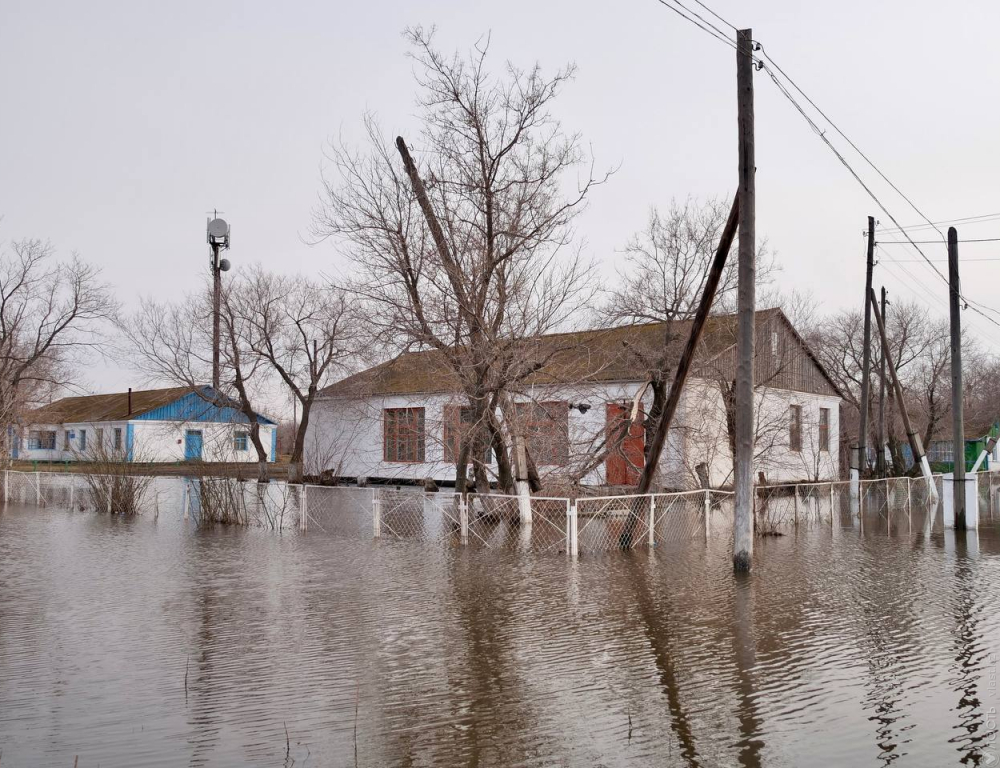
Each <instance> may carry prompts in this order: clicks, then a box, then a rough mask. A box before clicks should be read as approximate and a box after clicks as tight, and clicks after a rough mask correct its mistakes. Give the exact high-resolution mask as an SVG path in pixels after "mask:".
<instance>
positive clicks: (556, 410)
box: [514, 400, 569, 467]
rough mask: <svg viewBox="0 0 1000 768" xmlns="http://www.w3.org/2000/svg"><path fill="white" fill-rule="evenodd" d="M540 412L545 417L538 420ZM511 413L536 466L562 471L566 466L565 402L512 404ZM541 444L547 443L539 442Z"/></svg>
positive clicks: (567, 448) (567, 412) (567, 417)
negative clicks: (558, 468) (515, 417)
mask: <svg viewBox="0 0 1000 768" xmlns="http://www.w3.org/2000/svg"><path fill="white" fill-rule="evenodd" d="M539 412H542V413H544V415H543V416H541V417H539ZM514 413H515V414H516V416H517V422H518V424H517V426H518V428H519V429H520V430H521V432H522V434H523V435H524V437H525V445H526V447H527V448H528V452H529V453H530V454H531V458H532V459H533V460H534V462H535V465H536V466H539V467H565V466H567V465H568V464H569V402H568V401H566V400H545V401H539V402H536V401H533V400H532V401H528V402H520V403H514ZM564 430H565V431H564ZM542 440H545V441H546V442H541V441H542ZM540 449H541V450H540Z"/></svg>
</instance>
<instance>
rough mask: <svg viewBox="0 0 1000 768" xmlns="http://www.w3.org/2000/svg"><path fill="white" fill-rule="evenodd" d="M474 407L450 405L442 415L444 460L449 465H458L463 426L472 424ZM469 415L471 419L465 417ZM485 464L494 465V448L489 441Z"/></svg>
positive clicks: (470, 459) (446, 406)
mask: <svg viewBox="0 0 1000 768" xmlns="http://www.w3.org/2000/svg"><path fill="white" fill-rule="evenodd" d="M472 411H473V409H472V406H471V405H457V404H452V403H449V404H447V405H445V406H444V410H443V413H442V416H443V419H442V421H443V422H444V424H443V428H442V430H441V443H442V448H443V453H444V460H445V462H446V463H448V464H457V463H458V453H459V447H460V446H461V439H462V431H463V430H462V425H463V424H471V423H472V419H471V416H472ZM466 415H468V416H469V417H470V418H469V419H466V418H465V416H466ZM483 459H484V462H483V463H484V464H486V465H491V464H492V463H493V446H492V445H490V442H489V440H488V439H487V442H486V453H485V455H484V456H483ZM469 461H470V462H471V461H472V455H471V452H470V455H469Z"/></svg>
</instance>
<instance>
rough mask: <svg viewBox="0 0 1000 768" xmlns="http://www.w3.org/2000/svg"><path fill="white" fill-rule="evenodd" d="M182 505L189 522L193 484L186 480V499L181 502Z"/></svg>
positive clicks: (185, 517)
mask: <svg viewBox="0 0 1000 768" xmlns="http://www.w3.org/2000/svg"><path fill="white" fill-rule="evenodd" d="M181 505H182V506H183V508H184V519H185V520H187V519H188V516H189V515H190V508H191V484H190V483H189V482H188V481H186V480H185V481H184V498H183V499H182V500H181Z"/></svg>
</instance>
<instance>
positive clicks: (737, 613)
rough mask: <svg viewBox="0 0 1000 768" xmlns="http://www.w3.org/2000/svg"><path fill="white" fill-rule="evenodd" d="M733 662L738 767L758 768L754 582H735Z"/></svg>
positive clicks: (739, 580) (746, 579)
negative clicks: (737, 725) (738, 747)
mask: <svg viewBox="0 0 1000 768" xmlns="http://www.w3.org/2000/svg"><path fill="white" fill-rule="evenodd" d="M733 600H734V602H733V659H734V660H735V662H736V695H737V699H738V709H737V711H736V716H737V719H738V720H739V723H740V755H739V764H740V765H742V766H746V768H757V766H760V764H761V763H760V750H761V748H762V747H763V746H764V742H763V741H762V740H761V739H760V738H758V737H757V736H756V734H757V732H758V731H759V729H760V717H759V716H758V714H757V704H756V698H755V696H754V694H755V690H754V682H753V669H754V666H755V665H756V663H757V645H756V641H755V639H754V631H753V581H752V580H751V579H750V578H749V577H747V578H743V579H737V581H736V586H735V593H734V595H733Z"/></svg>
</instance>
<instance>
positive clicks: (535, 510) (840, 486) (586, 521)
mask: <svg viewBox="0 0 1000 768" xmlns="http://www.w3.org/2000/svg"><path fill="white" fill-rule="evenodd" d="M100 477H101V476H98V479H100ZM117 480H120V478H117V477H111V476H109V477H107V478H105V482H95V476H88V475H83V474H61V473H49V472H16V471H12V470H11V471H5V472H3V473H2V483H3V500H4V502H5V503H15V504H28V505H40V506H41V505H47V506H55V507H64V508H70V509H97V510H100V511H108V512H113V513H115V512H121V513H126V511H125V510H124V509H119V508H118V507H119V506H122V502H121V501H120V499H119V497H118V496H117V495H116V493H117V491H114V490H113V489H114V488H117V487H118V485H116V481H117ZM145 480H146V482H145V483H143V484H142V485H141V487H137V488H136V490H135V495H136V496H137V498H135V499H133V500H132V502H133V506H134V511H142V512H148V511H152V512H154V513H155V514H157V515H158V514H159V513H160V510H161V509H162V510H166V511H168V512H173V513H176V512H177V511H180V512H181V515H182V517H183V518H185V519H191V520H193V521H195V522H196V523H199V524H208V523H215V522H225V523H234V524H239V525H247V526H258V527H264V528H270V529H275V530H281V529H288V528H295V527H297V528H299V529H301V530H312V531H323V532H326V533H331V534H335V535H339V536H346V537H350V538H355V539H373V538H374V539H390V540H392V539H397V540H411V541H424V542H438V543H441V544H446V545H455V546H473V547H479V548H485V549H517V550H523V551H528V552H570V553H578V552H601V551H611V550H620V549H634V548H642V547H658V546H669V545H671V544H678V543H679V544H683V543H686V542H690V541H691V540H693V539H708V538H711V537H713V536H723V535H729V532H730V531H731V522H732V512H733V496H732V493H730V492H728V491H719V490H698V491H687V492H679V493H656V494H646V495H641V496H639V495H613V496H580V497H578V498H575V499H571V498H565V497H543V496H531V497H518V496H509V495H504V494H493V493H490V494H469V495H468V496H461V495H458V494H455V493H447V492H437V493H427V492H423V491H419V490H416V489H407V488H394V487H385V486H376V487H365V488H361V487H356V486H318V485H294V484H289V483H286V482H284V481H273V482H270V483H265V484H261V483H257V482H254V481H244V480H239V479H235V478H216V477H213V478H176V477H171V478H146V479H145ZM933 482H935V484H936V485H937V492H938V493H937V496H938V498H939V499H940V498H941V496H942V495H943V483H942V477H941V476H935V477H934V478H933ZM978 489H979V490H978V507H979V516H980V520H982V521H983V522H989V521H990V520H996V519H997V505H998V501H1000V499H998V492H1000V472H983V473H979V475H978ZM931 499H932V494H931V492H930V484H929V482H928V481H927V480H925V479H923V478H905V477H901V478H887V479H882V480H864V481H861V484H860V487H859V488H858V490H857V493H856V494H852V488H851V483H850V482H849V481H837V482H827V483H809V484H795V485H792V484H789V485H769V486H758V487H757V489H756V493H755V505H754V507H755V508H754V519H755V528H756V530H757V532H758V533H759V534H761V535H779V534H781V533H784V532H786V531H788V530H791V529H794V528H795V527H797V526H804V525H838V524H840V525H845V524H851V525H853V524H857V525H860V526H861V527H862V528H864V527H865V526H868V527H869V528H875V529H879V528H881V529H884V530H885V531H886V532H887V533H889V534H897V533H907V532H911V531H919V530H924V531H927V530H931V528H932V527H933V526H935V525H937V526H938V527H940V523H941V503H940V501H939V502H938V503H937V504H932V502H931Z"/></svg>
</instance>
